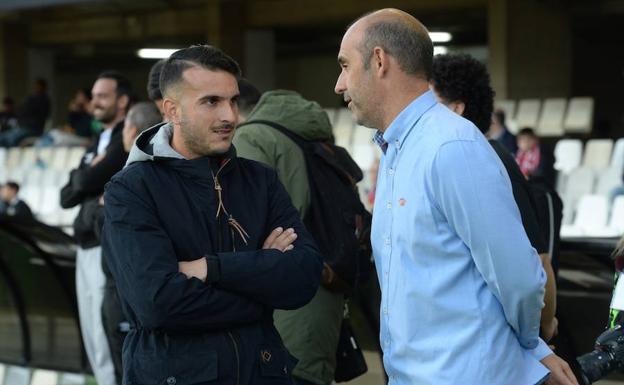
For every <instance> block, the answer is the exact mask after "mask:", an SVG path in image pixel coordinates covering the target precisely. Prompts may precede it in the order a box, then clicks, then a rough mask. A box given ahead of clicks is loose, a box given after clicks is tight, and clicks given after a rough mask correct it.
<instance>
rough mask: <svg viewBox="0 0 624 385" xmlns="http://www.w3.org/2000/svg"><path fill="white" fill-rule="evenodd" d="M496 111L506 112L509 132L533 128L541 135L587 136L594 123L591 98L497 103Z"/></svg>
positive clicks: (500, 101)
mask: <svg viewBox="0 0 624 385" xmlns="http://www.w3.org/2000/svg"><path fill="white" fill-rule="evenodd" d="M494 105H495V108H497V109H501V110H503V111H505V115H506V118H507V123H508V124H507V126H508V128H509V130H510V131H511V132H512V133H514V134H515V133H516V132H517V130H518V129H520V128H523V127H532V128H534V129H535V130H536V132H537V134H538V135H540V136H562V135H564V134H566V133H568V134H570V133H574V134H588V133H590V132H591V130H592V127H593V124H594V99H593V98H591V97H574V98H570V99H567V98H548V99H544V100H543V101H542V100H541V99H521V100H518V101H515V100H508V99H506V100H502V99H501V100H496V101H495V103H494Z"/></svg>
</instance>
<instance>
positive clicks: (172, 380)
mask: <svg viewBox="0 0 624 385" xmlns="http://www.w3.org/2000/svg"><path fill="white" fill-rule="evenodd" d="M176 382H178V381H177V380H176V378H175V377H173V376H171V377H168V378H167V384H168V385H175V384H176Z"/></svg>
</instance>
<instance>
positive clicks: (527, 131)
mask: <svg viewBox="0 0 624 385" xmlns="http://www.w3.org/2000/svg"><path fill="white" fill-rule="evenodd" d="M516 136H530V137H532V138H535V139H537V134H536V133H535V130H533V129H532V128H531V127H524V128H522V129H521V130H520V131H518V133H517V134H516Z"/></svg>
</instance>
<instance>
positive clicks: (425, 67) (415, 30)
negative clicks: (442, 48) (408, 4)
mask: <svg viewBox="0 0 624 385" xmlns="http://www.w3.org/2000/svg"><path fill="white" fill-rule="evenodd" d="M349 35H351V36H350V37H352V38H355V37H359V43H358V46H357V47H358V50H359V51H360V53H361V55H362V59H363V63H364V68H365V69H368V68H369V66H370V58H371V57H372V55H373V50H374V48H375V47H381V48H383V50H384V51H385V52H386V53H387V54H388V55H390V56H392V57H394V58H395V59H396V61H397V63H398V64H399V67H400V68H401V69H402V70H403V71H404V72H405V73H407V74H408V75H413V76H419V77H422V78H423V79H424V80H429V79H430V78H431V73H432V67H433V43H432V42H431V39H430V38H429V32H428V31H427V28H426V27H425V26H424V25H423V24H422V23H421V22H420V21H418V20H417V19H416V18H415V17H413V16H412V15H410V14H409V13H406V12H403V11H401V10H399V9H394V8H386V9H382V10H379V11H374V12H372V13H369V14H366V15H364V16H362V17H361V18H359V19H358V20H356V21H355V22H354V23H353V24H352V25H351V26H350V27H349V29H348V30H347V33H345V39H346V38H347V36H349Z"/></svg>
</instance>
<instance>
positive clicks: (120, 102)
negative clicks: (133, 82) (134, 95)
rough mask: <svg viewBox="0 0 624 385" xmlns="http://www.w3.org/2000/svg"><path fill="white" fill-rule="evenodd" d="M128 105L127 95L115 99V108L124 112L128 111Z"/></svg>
mask: <svg viewBox="0 0 624 385" xmlns="http://www.w3.org/2000/svg"><path fill="white" fill-rule="evenodd" d="M128 104H130V98H129V97H128V95H121V97H120V98H119V99H117V107H118V108H119V109H122V110H124V111H127V110H128Z"/></svg>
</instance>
